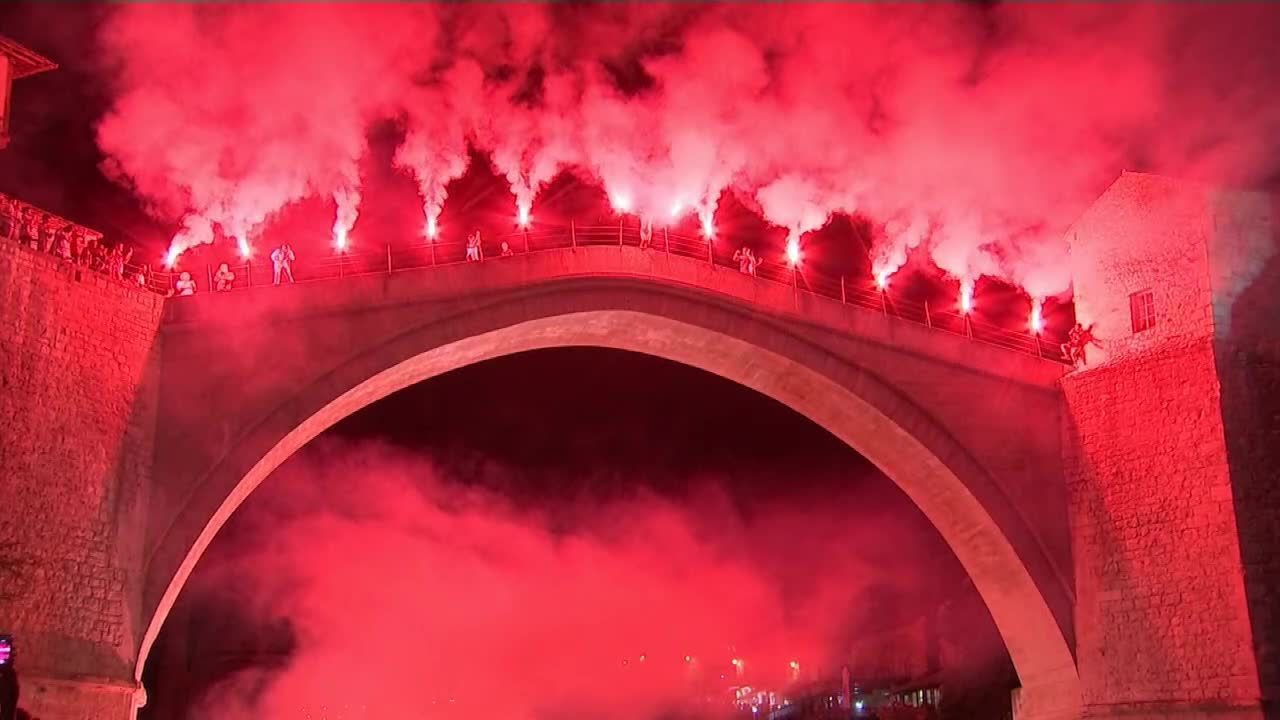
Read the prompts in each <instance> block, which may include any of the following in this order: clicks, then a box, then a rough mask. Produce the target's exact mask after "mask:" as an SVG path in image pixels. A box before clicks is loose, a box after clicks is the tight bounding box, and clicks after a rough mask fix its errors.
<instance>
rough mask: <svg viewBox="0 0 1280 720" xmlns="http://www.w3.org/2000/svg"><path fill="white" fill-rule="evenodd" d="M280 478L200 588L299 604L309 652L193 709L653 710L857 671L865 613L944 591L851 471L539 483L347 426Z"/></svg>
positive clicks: (209, 713) (215, 712) (252, 673)
mask: <svg viewBox="0 0 1280 720" xmlns="http://www.w3.org/2000/svg"><path fill="white" fill-rule="evenodd" d="M271 483H272V487H271V489H270V491H269V492H264V493H261V494H259V495H256V496H255V498H254V501H253V502H252V503H251V504H250V505H248V506H246V507H245V508H244V509H243V510H242V511H241V512H240V513H239V514H238V516H237V518H236V520H235V527H234V531H232V532H228V533H226V534H224V535H223V536H221V537H220V539H219V543H218V544H216V545H215V546H214V548H212V549H211V551H210V554H208V555H207V556H206V558H205V559H204V560H203V561H202V563H201V568H200V571H199V573H197V575H196V576H195V577H194V578H193V585H192V586H190V587H189V588H188V591H187V592H188V593H191V594H193V595H196V596H204V597H205V598H206V600H207V599H208V598H214V599H216V600H217V601H218V602H221V603H223V604H224V605H223V607H224V608H234V609H235V612H237V613H243V614H244V615H245V617H246V618H247V620H246V624H245V628H244V629H243V630H242V633H249V634H252V633H253V632H254V631H253V629H252V628H254V627H266V626H270V625H272V624H273V623H277V622H278V621H279V620H280V619H282V618H283V619H287V622H288V623H289V624H290V626H291V628H292V633H293V636H294V638H295V642H296V644H295V647H294V650H293V653H292V656H291V657H290V659H289V661H288V662H287V664H285V665H284V666H283V667H282V668H275V669H263V668H259V669H250V670H245V671H241V672H239V673H237V674H234V675H232V676H231V677H229V678H227V679H225V680H224V681H222V682H221V683H219V684H218V685H216V686H214V687H213V688H211V689H210V691H209V692H207V693H206V696H205V699H204V701H203V702H201V703H200V704H199V707H200V708H202V709H198V710H197V711H196V712H195V714H194V715H192V717H196V718H209V719H210V720H212V719H213V718H218V720H237V719H239V718H246V719H247V718H260V717H271V718H276V717H306V716H310V717H316V716H328V717H334V716H342V717H369V718H384V719H386V720H396V719H404V720H408V718H419V717H458V718H474V717H510V718H567V717H599V718H607V717H619V718H622V717H626V718H639V717H655V716H659V715H660V714H661V713H662V712H664V711H668V710H671V709H673V708H678V707H680V706H682V705H684V704H685V703H688V702H692V701H694V700H695V699H697V698H701V697H706V696H713V697H719V698H725V697H726V695H724V693H725V691H726V690H727V689H728V688H729V687H730V686H731V685H738V684H740V683H748V684H751V685H753V686H756V687H773V688H777V689H779V690H784V689H785V688H786V687H787V686H788V684H789V683H790V682H792V681H794V680H800V681H803V682H808V681H810V680H812V679H814V678H817V677H823V678H826V679H828V680H829V679H830V678H832V677H838V676H839V672H840V663H842V662H847V658H848V657H849V655H848V653H849V649H850V646H849V645H848V643H849V640H850V638H851V637H852V636H853V635H854V634H855V633H857V632H859V631H861V630H865V629H866V628H867V627H870V626H872V625H874V626H875V627H877V628H880V627H883V626H884V624H885V623H888V624H889V626H892V624H893V623H895V622H899V621H902V620H903V619H913V618H914V617H915V616H913V615H912V613H913V612H914V610H913V608H915V610H918V611H921V612H923V610H924V607H925V605H926V604H927V603H929V602H934V601H936V599H937V596H936V593H935V592H933V591H930V590H927V589H926V588H931V587H934V586H933V585H931V584H930V583H936V582H938V581H939V576H938V573H936V572H921V563H922V562H926V563H927V562H929V561H930V558H929V556H928V553H929V552H932V551H934V550H936V548H934V546H932V545H930V544H928V543H921V542H918V541H917V542H916V543H915V544H914V545H915V546H914V547H913V546H912V545H913V544H912V543H910V542H903V537H905V536H907V535H908V534H909V533H904V531H903V529H902V522H901V518H897V517H893V518H890V517H886V516H879V515H877V514H876V513H875V512H870V511H858V510H857V508H858V507H859V505H857V504H855V503H853V502H851V501H852V500H853V499H854V498H855V497H856V496H853V495H850V494H848V493H847V492H846V491H823V494H822V495H821V496H820V497H818V496H809V497H804V496H802V495H793V496H791V497H790V498H789V499H787V500H784V501H781V502H779V501H778V499H777V498H771V499H770V500H769V502H768V504H767V505H764V504H763V503H762V504H761V505H760V507H752V506H751V505H750V504H748V505H747V506H745V508H744V506H743V505H742V504H741V502H740V501H735V500H734V499H733V498H732V497H731V496H730V495H729V494H728V493H726V492H725V491H724V490H723V489H722V488H721V486H718V485H716V484H712V483H703V484H700V485H699V484H696V483H695V489H693V490H691V491H690V492H689V496H688V497H681V498H679V499H675V498H671V497H665V496H660V495H657V494H654V493H651V492H648V491H644V490H635V491H634V492H624V493H612V494H610V496H609V497H595V496H586V495H574V496H572V497H567V498H566V497H559V498H556V499H554V500H553V501H537V502H533V501H530V500H529V499H528V498H524V499H518V496H515V497H517V499H513V496H512V495H510V494H501V495H500V494H497V493H495V492H491V491H489V490H485V489H483V488H481V487H479V486H476V485H463V484H459V483H457V482H455V481H453V480H451V479H449V478H447V477H444V476H442V474H441V473H440V471H439V470H437V468H436V467H435V466H434V465H432V464H431V463H429V462H426V461H424V460H422V459H418V458H415V457H411V456H408V455H405V454H403V453H401V452H393V451H389V450H386V449H385V448H382V447H380V446H367V445H366V446H358V447H355V448H353V447H351V446H348V445H332V444H331V445H329V446H327V447H325V448H324V449H322V450H320V451H318V452H317V451H314V450H313V451H311V453H310V457H306V456H304V457H302V458H299V459H296V460H295V461H293V462H291V463H290V464H289V465H287V466H285V467H284V468H282V469H281V471H279V472H277V474H276V475H274V476H273V477H272V479H271ZM873 505H874V503H873ZM766 508H767V509H766ZM855 517H856V521H855V520H854V518H855ZM889 558H892V564H889V563H888V559H889ZM957 567H958V566H957ZM894 568H905V570H902V571H901V572H899V571H897V570H895V569H894ZM187 602H190V600H188V601H187ZM204 606H205V607H208V603H207V602H206V603H205V605H204ZM895 610H896V611H899V612H901V613H902V618H899V617H898V616H896V615H895V614H894V611H895ZM209 620H210V619H209V618H206V619H205V622H208V621H209ZM985 623H986V624H987V626H990V620H989V618H988V619H986V620H985ZM974 627H977V625H976V624H975V625H974ZM686 656H688V660H686ZM734 658H739V659H741V660H743V661H744V671H743V676H742V678H741V679H738V677H737V676H736V673H737V670H736V669H735V667H734V665H733V664H732V660H733V659H734ZM793 660H795V661H798V662H799V663H800V665H801V670H800V672H799V673H798V674H797V673H794V672H793V671H792V670H791V668H790V663H791V661H793ZM322 708H327V709H328V710H327V713H328V714H327V715H325V714H323V713H321V709H322Z"/></svg>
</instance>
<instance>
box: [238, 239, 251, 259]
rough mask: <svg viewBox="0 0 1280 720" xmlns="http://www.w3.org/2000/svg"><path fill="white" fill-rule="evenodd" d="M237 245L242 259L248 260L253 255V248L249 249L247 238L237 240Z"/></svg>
mask: <svg viewBox="0 0 1280 720" xmlns="http://www.w3.org/2000/svg"><path fill="white" fill-rule="evenodd" d="M236 244H237V245H239V246H240V257H242V258H245V259H248V258H249V256H250V255H252V254H253V248H251V247H249V240H248V238H245V237H243V236H242V237H239V238H236Z"/></svg>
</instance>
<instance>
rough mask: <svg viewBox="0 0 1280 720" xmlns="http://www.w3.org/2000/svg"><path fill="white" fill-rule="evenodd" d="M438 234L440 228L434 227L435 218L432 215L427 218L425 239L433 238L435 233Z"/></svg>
mask: <svg viewBox="0 0 1280 720" xmlns="http://www.w3.org/2000/svg"><path fill="white" fill-rule="evenodd" d="M439 234H440V228H438V227H436V219H435V218H434V217H429V218H427V239H428V240H435V239H436V235H439Z"/></svg>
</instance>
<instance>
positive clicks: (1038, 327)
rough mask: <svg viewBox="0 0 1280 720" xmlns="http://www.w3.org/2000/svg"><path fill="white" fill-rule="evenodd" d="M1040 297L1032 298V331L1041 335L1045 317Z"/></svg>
mask: <svg viewBox="0 0 1280 720" xmlns="http://www.w3.org/2000/svg"><path fill="white" fill-rule="evenodd" d="M1042 302H1043V301H1042V300H1040V299H1039V298H1032V300H1031V323H1030V325H1031V332H1033V333H1035V334H1037V335H1039V334H1040V332H1041V331H1043V330H1044V317H1043V316H1042V315H1041V310H1040V308H1041V303H1042Z"/></svg>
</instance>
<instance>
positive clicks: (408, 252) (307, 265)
mask: <svg viewBox="0 0 1280 720" xmlns="http://www.w3.org/2000/svg"><path fill="white" fill-rule="evenodd" d="M641 240H642V236H641V231H640V228H639V226H638V225H632V226H628V225H626V224H625V223H619V224H618V225H614V226H601V225H595V226H586V227H579V226H577V225H576V224H572V223H571V224H570V225H569V226H568V227H567V228H566V227H538V228H533V229H529V230H524V231H515V232H511V233H508V234H506V235H502V236H499V237H498V238H496V239H490V240H489V241H488V242H487V243H485V244H484V246H483V252H484V254H483V260H482V261H481V262H500V261H501V260H502V258H503V255H502V251H501V247H502V243H506V246H507V248H508V253H509V254H510V255H525V254H530V253H542V252H550V251H564V250H572V249H574V248H577V247H588V246H604V245H615V246H618V247H626V246H630V247H638V246H640V245H641V244H642V243H641ZM647 247H648V250H649V251H651V252H655V253H667V254H669V255H678V256H680V257H686V258H694V259H697V260H702V261H705V262H707V263H709V264H712V265H714V266H719V267H725V268H731V269H732V270H733V271H734V272H738V264H737V263H736V262H734V261H733V260H732V258H731V257H725V256H724V253H721V254H717V253H716V247H717V243H714V242H708V241H707V239H706V238H704V237H698V236H690V235H683V234H678V233H673V232H669V231H668V230H666V229H663V228H657V229H654V230H653V232H652V234H651V237H650V239H649V243H648V246H647ZM465 262H467V259H466V243H465V242H459V241H454V242H440V241H438V242H424V243H415V244H412V245H405V246H399V247H397V246H393V245H390V244H387V245H383V246H381V247H379V248H378V249H376V250H360V251H355V252H335V253H334V254H333V255H330V256H327V257H325V258H323V259H320V260H316V261H314V262H306V261H305V259H304V261H303V262H294V263H293V264H292V271H293V274H294V280H295V282H297V283H310V282H319V281H327V280H336V279H339V278H347V277H360V276H367V275H383V274H391V273H396V272H402V271H409V270H421V269H425V268H431V267H436V266H439V265H456V264H461V263H465ZM227 265H228V268H229V269H230V270H231V271H232V272H233V273H234V274H235V280H234V281H232V284H231V290H232V291H244V290H250V289H253V288H259V287H263V286H268V285H272V284H274V280H275V278H274V277H273V268H272V263H271V261H270V259H266V258H264V259H263V260H262V261H257V262H255V261H252V260H248V261H241V262H240V263H237V264H232V263H228V264H227ZM130 270H131V271H132V274H129V272H127V273H126V278H134V279H136V278H137V276H138V273H139V272H142V273H143V275H144V277H145V280H144V281H143V282H142V284H143V285H144V286H145V287H147V288H148V289H150V290H152V291H155V292H160V293H162V294H170V293H171V292H172V289H173V285H174V282H175V280H176V278H177V277H178V273H177V272H176V271H151V270H149V269H144V268H131V269H130ZM188 272H191V274H192V277H193V278H194V279H195V280H196V282H197V285H198V286H199V287H200V288H201V289H202V290H201V292H204V291H207V290H211V289H212V288H213V287H214V273H215V272H216V269H215V268H214V266H212V265H208V266H206V267H205V268H204V269H203V271H201V272H193V271H190V270H188ZM755 278H756V280H757V281H759V282H766V283H775V284H782V285H788V286H791V287H792V289H793V290H794V292H796V293H805V294H809V295H816V296H819V297H824V298H827V299H830V300H836V301H838V302H840V303H842V304H845V305H851V306H854V307H859V308H863V309H865V310H868V311H872V312H877V313H881V314H883V315H885V316H888V317H893V318H897V319H900V320H905V321H907V322H911V323H915V324H918V325H924V326H926V327H928V328H931V329H933V330H937V331H939V332H945V333H951V334H953V335H961V336H964V337H967V338H969V339H970V340H972V341H974V342H977V343H982V344H985V345H993V346H996V347H1000V348H1004V349H1006V350H1011V351H1014V352H1018V353H1022V354H1026V355H1033V356H1036V357H1040V358H1044V359H1046V360H1052V361H1055V362H1061V363H1066V362H1067V360H1066V358H1065V357H1063V355H1062V351H1061V348H1060V345H1059V342H1058V341H1055V340H1051V339H1046V338H1044V337H1042V336H1041V335H1039V334H1036V333H1032V332H1030V331H1029V330H1028V331H1023V332H1019V331H1015V330H1010V329H1008V328H1004V327H1000V326H998V325H994V324H991V323H986V322H983V321H981V320H977V319H974V318H973V317H972V315H970V314H964V313H959V312H954V311H949V310H938V309H936V308H931V307H930V306H929V304H928V303H927V302H924V303H919V302H914V301H909V300H906V299H904V298H901V297H898V298H895V297H894V296H893V295H892V294H891V293H890V292H888V291H887V290H881V289H879V288H877V287H875V286H874V285H872V284H871V283H870V281H851V280H849V279H848V278H846V277H844V276H832V275H825V274H822V273H818V272H814V271H813V270H803V269H800V268H796V267H793V266H791V265H788V264H782V263H772V262H766V263H762V264H760V265H759V266H758V267H757V269H756V272H755ZM286 282H287V280H286Z"/></svg>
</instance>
